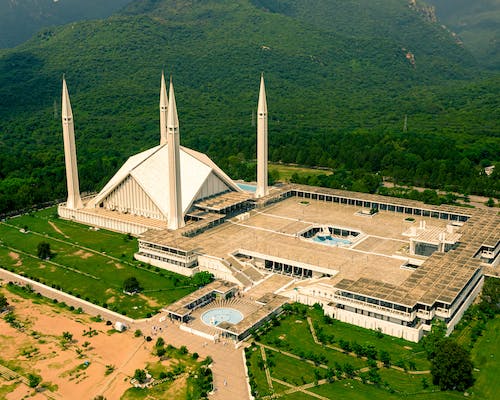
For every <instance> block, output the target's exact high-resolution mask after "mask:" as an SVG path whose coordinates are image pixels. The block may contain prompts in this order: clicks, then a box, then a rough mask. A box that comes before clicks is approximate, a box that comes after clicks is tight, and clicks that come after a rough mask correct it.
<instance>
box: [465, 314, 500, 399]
mask: <svg viewBox="0 0 500 400" xmlns="http://www.w3.org/2000/svg"><path fill="white" fill-rule="evenodd" d="M472 361H473V362H474V367H475V368H476V369H477V370H478V371H477V372H476V373H475V378H476V382H475V384H474V386H473V387H472V389H471V390H470V391H471V392H472V393H473V395H474V398H478V399H495V398H498V396H499V393H500V379H499V378H498V376H499V373H500V316H497V317H496V319H495V320H493V321H491V322H489V323H488V324H487V327H486V329H485V331H484V332H483V335H482V336H481V337H480V338H479V339H478V341H477V342H476V344H475V346H474V349H473V350H472Z"/></svg>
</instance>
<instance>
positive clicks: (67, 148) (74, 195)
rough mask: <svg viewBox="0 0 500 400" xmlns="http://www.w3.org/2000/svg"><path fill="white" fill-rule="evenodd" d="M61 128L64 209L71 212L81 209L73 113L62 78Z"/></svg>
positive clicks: (64, 80)
mask: <svg viewBox="0 0 500 400" xmlns="http://www.w3.org/2000/svg"><path fill="white" fill-rule="evenodd" d="M62 127H63V140H64V159H65V161H66V182H67V184H68V200H67V202H66V207H67V208H69V209H72V210H75V209H78V208H83V203H82V199H81V197H80V187H79V183H78V165H77V160H76V146H75V127H74V124H73V111H72V110H71V103H70V101H69V94H68V87H67V86H66V79H65V77H64V76H63V87H62Z"/></svg>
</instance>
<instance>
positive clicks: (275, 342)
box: [260, 314, 366, 368]
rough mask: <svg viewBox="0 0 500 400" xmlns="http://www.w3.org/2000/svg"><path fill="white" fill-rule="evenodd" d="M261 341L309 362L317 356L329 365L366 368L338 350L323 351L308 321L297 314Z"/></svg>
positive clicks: (358, 361)
mask: <svg viewBox="0 0 500 400" xmlns="http://www.w3.org/2000/svg"><path fill="white" fill-rule="evenodd" d="M260 340H261V342H262V343H265V344H268V345H270V346H273V347H276V348H278V349H280V350H283V351H288V352H290V353H293V354H295V355H297V356H299V357H302V358H305V359H308V360H313V361H314V360H315V359H317V356H319V355H323V356H324V360H322V361H321V362H323V363H327V364H328V365H332V364H333V363H335V362H337V363H339V364H345V363H349V364H352V365H353V366H354V367H355V368H362V367H365V366H366V362H365V361H364V360H362V359H359V358H356V357H351V356H349V355H346V354H343V353H342V352H339V351H336V350H331V349H322V347H321V346H318V345H317V344H316V343H315V342H314V339H313V337H312V334H311V331H310V330H309V325H308V323H307V320H306V319H305V318H302V317H301V316H298V315H296V314H291V315H288V316H286V317H284V318H283V319H281V320H280V325H279V326H275V327H272V329H271V330H270V331H269V332H267V333H266V334H265V335H263V336H262V337H261V339H260Z"/></svg>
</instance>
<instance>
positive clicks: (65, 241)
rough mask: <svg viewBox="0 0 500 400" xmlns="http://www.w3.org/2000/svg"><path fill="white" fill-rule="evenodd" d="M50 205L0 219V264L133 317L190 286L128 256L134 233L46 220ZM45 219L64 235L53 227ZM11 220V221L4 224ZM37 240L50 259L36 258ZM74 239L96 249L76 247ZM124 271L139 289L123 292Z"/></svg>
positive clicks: (167, 301)
mask: <svg viewBox="0 0 500 400" xmlns="http://www.w3.org/2000/svg"><path fill="white" fill-rule="evenodd" d="M54 211H55V210H54V209H53V208H52V209H47V210H42V211H40V212H39V213H35V214H33V216H23V217H19V218H13V219H11V220H8V221H7V222H6V223H0V266H5V267H6V268H8V269H10V270H13V272H16V273H19V274H23V275H25V276H28V277H33V278H36V279H38V280H40V282H42V283H45V284H47V285H49V286H52V287H56V288H61V289H62V290H64V291H65V292H67V293H70V294H73V295H75V296H79V297H81V298H82V299H85V300H89V301H91V302H93V303H95V304H99V305H105V304H106V306H107V307H109V308H110V309H111V310H113V311H117V312H120V313H123V314H126V315H128V316H131V317H133V318H139V317H145V316H146V315H147V314H148V313H153V312H155V311H156V310H158V309H159V308H161V307H163V306H165V305H167V304H170V303H172V302H173V301H175V300H177V299H179V298H181V297H183V296H185V295H187V294H189V293H191V292H192V291H194V290H195V289H196V287H195V286H194V285H193V284H192V282H191V280H190V279H189V278H186V277H183V276H181V275H177V274H173V273H170V272H168V271H160V270H157V269H153V268H151V267H149V266H147V267H149V269H148V268H144V266H143V264H141V263H139V262H137V261H133V260H132V255H133V252H134V251H135V249H136V246H137V243H136V240H135V239H133V240H129V239H127V238H126V235H119V234H115V233H113V232H109V231H104V230H100V231H97V232H96V231H93V230H89V229H88V227H87V226H84V225H79V224H75V223H72V222H67V221H62V220H59V219H55V220H51V219H50V218H51V216H52V215H53V213H54ZM49 221H50V222H52V223H53V224H54V225H56V226H58V227H59V228H60V229H61V231H63V233H64V235H66V236H69V238H67V237H65V236H64V235H61V234H60V233H58V232H57V231H56V230H54V229H53V227H52V226H51V225H50V224H49ZM13 222H15V225H16V226H15V227H13V226H10V225H11V224H12V223H13ZM25 225H27V226H28V228H29V232H28V233H21V232H20V229H19V227H24V226H25ZM69 234H70V235H71V236H70V235H69ZM76 239H78V240H76ZM42 241H45V242H48V243H49V244H50V248H51V252H53V253H54V257H53V258H52V259H51V260H50V261H45V260H40V259H38V258H37V246H38V244H39V243H40V242H42ZM76 243H78V244H79V245H80V246H84V247H86V248H90V249H94V250H95V251H96V252H97V253H96V252H92V251H89V250H87V249H82V248H81V247H78V245H77V244H76ZM99 252H100V253H99ZM122 255H123V256H122ZM115 256H117V258H114V257H115ZM130 276H135V277H136V278H137V280H138V281H139V283H140V284H141V286H142V287H143V289H144V290H143V292H142V294H140V295H135V296H129V295H126V294H124V293H123V291H122V285H123V281H124V280H125V279H126V278H128V277H130Z"/></svg>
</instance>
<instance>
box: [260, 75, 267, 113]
mask: <svg viewBox="0 0 500 400" xmlns="http://www.w3.org/2000/svg"><path fill="white" fill-rule="evenodd" d="M258 113H259V114H262V113H266V114H267V100H266V85H265V84H264V73H262V75H261V76H260V93H259V104H258Z"/></svg>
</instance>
